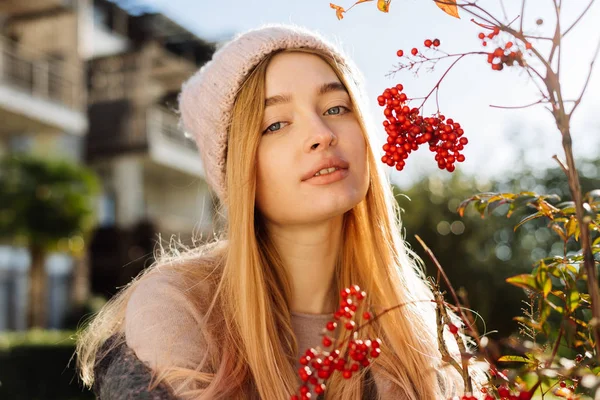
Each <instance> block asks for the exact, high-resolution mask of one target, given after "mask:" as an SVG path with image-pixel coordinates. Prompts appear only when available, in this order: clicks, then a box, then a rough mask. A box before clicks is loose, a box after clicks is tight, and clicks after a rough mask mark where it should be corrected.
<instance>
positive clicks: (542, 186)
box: [395, 160, 600, 339]
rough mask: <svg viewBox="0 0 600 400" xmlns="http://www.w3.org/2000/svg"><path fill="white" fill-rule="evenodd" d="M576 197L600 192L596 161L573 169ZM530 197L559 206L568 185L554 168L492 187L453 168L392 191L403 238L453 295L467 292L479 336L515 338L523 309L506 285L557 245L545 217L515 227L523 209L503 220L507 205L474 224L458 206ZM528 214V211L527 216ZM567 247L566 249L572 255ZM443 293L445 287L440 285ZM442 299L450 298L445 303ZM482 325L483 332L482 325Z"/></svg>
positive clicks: (471, 214)
mask: <svg viewBox="0 0 600 400" xmlns="http://www.w3.org/2000/svg"><path fill="white" fill-rule="evenodd" d="M578 170H579V171H580V180H581V186H582V191H583V192H584V193H585V192H588V191H591V190H592V189H595V188H600V173H599V171H600V160H580V161H579V164H578ZM521 191H534V192H536V193H538V194H556V195H558V196H559V197H561V199H562V201H568V200H571V197H570V193H569V188H568V185H567V179H566V177H565V175H564V173H563V171H562V170H561V169H560V168H559V167H558V166H557V167H556V168H550V169H546V170H540V169H535V170H534V169H532V168H526V169H523V170H522V171H519V172H515V173H514V174H512V175H510V176H506V177H503V178H501V179H496V180H494V181H482V180H477V179H476V178H474V177H471V176H466V175H464V174H462V173H460V170H457V171H455V172H453V173H452V174H450V175H449V176H448V178H446V179H440V178H439V177H430V178H425V179H423V180H422V181H420V182H418V183H417V184H415V185H413V186H412V187H410V188H408V189H406V190H400V189H399V188H395V194H396V198H397V201H398V203H399V205H400V207H402V208H403V210H404V211H403V213H402V223H403V228H404V231H405V237H406V240H407V241H408V242H409V244H410V245H411V247H412V249H413V250H415V252H416V253H417V254H418V255H419V256H420V257H421V258H422V259H423V260H424V261H425V264H426V266H427V273H428V274H429V275H432V276H437V269H436V268H435V266H434V265H433V263H432V262H431V261H430V260H429V258H428V256H427V255H426V253H425V252H424V251H423V249H422V247H421V246H420V245H419V243H418V242H417V241H416V239H415V235H419V236H420V237H421V238H422V239H423V241H424V242H425V243H426V244H427V246H429V248H430V249H431V250H432V251H433V253H434V254H435V256H436V258H437V259H438V261H440V264H441V265H442V267H443V268H444V271H445V272H446V274H447V275H448V277H449V279H450V281H451V282H452V285H453V286H454V288H455V289H460V288H462V289H463V290H465V291H466V293H467V296H468V300H469V305H470V306H471V309H473V310H474V311H476V312H477V313H479V314H480V315H481V318H482V319H480V320H479V321H478V327H479V330H480V332H481V333H482V334H483V333H485V332H487V331H495V330H497V331H498V332H497V333H494V334H492V335H490V337H491V338H492V339H502V338H506V337H508V336H510V335H511V334H513V333H516V332H517V331H518V329H519V326H518V325H517V323H516V322H515V321H513V318H514V317H517V316H520V315H523V310H522V309H523V308H525V309H528V308H529V307H528V306H527V304H525V303H524V301H528V298H527V296H526V295H525V292H524V291H523V290H522V289H520V288H517V287H514V286H512V285H510V284H508V283H507V282H506V279H507V278H509V277H511V276H514V275H517V274H522V273H529V272H531V270H532V268H533V266H534V265H535V264H536V263H537V261H538V260H540V259H541V258H544V257H548V256H552V255H563V252H564V248H563V242H562V240H561V239H560V238H559V237H558V235H557V234H556V233H554V232H553V231H552V230H551V229H549V228H548V227H547V224H548V221H546V220H545V219H544V218H540V219H537V220H533V221H531V222H528V223H526V224H524V225H522V226H521V227H519V228H518V229H516V230H514V226H516V225H517V224H518V222H519V221H520V220H521V219H522V218H523V217H524V216H526V215H528V214H531V213H532V212H529V213H526V212H525V211H524V210H520V211H517V212H515V213H514V214H513V215H512V216H511V217H510V218H508V219H507V218H506V217H505V215H506V211H507V210H506V208H507V207H508V206H507V205H503V206H500V207H498V208H497V209H495V210H494V211H493V212H492V213H491V215H489V216H487V215H486V217H485V218H481V216H480V214H479V212H477V211H476V210H475V209H474V208H473V207H472V206H470V207H468V208H467V210H466V212H465V215H464V217H460V215H459V214H458V212H457V208H458V206H459V204H460V203H461V202H462V201H463V200H465V199H467V198H469V197H471V196H473V195H474V194H477V193H481V192H513V193H518V192H521ZM532 211H533V210H532ZM577 249H578V247H577V244H576V243H574V242H570V243H569V244H568V246H567V251H569V252H572V251H575V250H577ZM441 286H442V289H445V288H446V286H445V284H443V283H442V285H441ZM447 300H450V299H449V298H447ZM483 321H484V322H485V326H484V324H483Z"/></svg>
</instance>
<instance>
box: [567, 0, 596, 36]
mask: <svg viewBox="0 0 600 400" xmlns="http://www.w3.org/2000/svg"><path fill="white" fill-rule="evenodd" d="M593 3H594V0H590V2H589V3H588V5H587V7H586V8H585V10H583V12H582V13H581V15H580V16H579V17H577V19H576V20H575V22H573V23H572V24H571V26H570V27H569V28H568V29H567V30H566V31H565V32H564V33H563V34H562V36H563V37H565V36H567V33H569V31H570V30H571V29H573V28H574V27H575V25H577V23H579V20H581V18H582V17H583V16H584V15H585V14H586V13H587V12H588V10H589V9H590V7H591V6H592V4H593Z"/></svg>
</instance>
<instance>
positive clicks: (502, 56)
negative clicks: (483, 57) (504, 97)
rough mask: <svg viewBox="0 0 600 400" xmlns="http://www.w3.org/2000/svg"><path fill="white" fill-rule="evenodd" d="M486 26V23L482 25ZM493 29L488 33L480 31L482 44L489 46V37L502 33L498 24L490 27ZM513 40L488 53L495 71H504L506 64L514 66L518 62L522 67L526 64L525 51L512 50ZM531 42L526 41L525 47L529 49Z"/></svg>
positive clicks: (489, 60) (488, 59)
mask: <svg viewBox="0 0 600 400" xmlns="http://www.w3.org/2000/svg"><path fill="white" fill-rule="evenodd" d="M482 26H484V25H482ZM489 29H490V30H491V32H490V33H488V34H487V35H486V34H485V33H483V32H480V33H479V35H478V37H479V39H481V44H482V45H483V46H487V43H488V42H487V40H488V39H490V40H491V39H494V38H495V37H496V36H498V35H499V34H500V28H498V27H497V26H494V27H489ZM513 45H514V43H513V42H510V41H509V42H507V43H506V44H505V45H504V47H497V48H496V49H495V50H494V51H493V52H491V53H488V56H487V62H488V64H490V65H491V66H492V69H493V70H494V71H502V70H503V69H504V65H507V66H512V65H514V63H515V62H516V63H517V64H519V65H520V66H521V67H523V66H525V61H524V60H523V52H522V51H521V50H519V49H517V51H514V50H511V48H512V47H513ZM531 47H532V46H531V43H529V42H525V48H526V49H527V50H530V49H531Z"/></svg>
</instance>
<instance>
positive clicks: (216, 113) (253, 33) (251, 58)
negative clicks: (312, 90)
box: [179, 24, 360, 203]
mask: <svg viewBox="0 0 600 400" xmlns="http://www.w3.org/2000/svg"><path fill="white" fill-rule="evenodd" d="M292 48H312V49H317V50H322V51H324V52H326V53H328V54H330V55H331V56H333V58H334V59H335V60H336V62H337V63H338V64H340V65H342V66H344V67H345V68H346V69H349V70H351V71H352V76H353V79H356V78H357V77H358V76H360V75H359V73H358V70H357V69H356V67H355V66H354V64H353V63H352V61H351V60H350V59H349V58H348V57H347V56H346V55H345V54H344V53H343V51H342V50H340V48H339V47H338V46H335V45H334V44H332V43H330V42H328V41H327V40H326V39H324V38H323V37H322V36H321V35H320V34H318V33H316V32H313V31H310V30H308V29H306V28H304V27H300V26H296V25H282V24H269V25H264V26H262V27H260V28H257V29H253V30H250V31H247V32H244V33H241V34H238V35H237V36H236V37H235V38H234V39H233V40H231V41H230V42H228V43H226V44H225V45H223V46H222V47H221V48H220V49H218V50H217V51H216V52H215V53H214V54H213V57H212V59H211V61H209V62H207V63H206V64H204V65H203V66H202V67H201V68H200V69H199V70H198V71H197V72H196V73H195V74H194V75H193V76H192V77H190V78H189V79H188V80H187V81H186V82H184V83H183V85H182V90H181V93H180V95H179V111H180V113H181V120H180V127H181V128H182V129H183V130H184V131H185V132H186V133H187V134H190V135H192V136H193V137H194V139H195V141H196V145H197V147H198V150H199V152H200V157H201V159H202V163H203V166H204V173H205V176H206V180H207V182H208V184H209V185H210V186H211V188H212V189H213V190H214V191H215V193H216V194H217V196H219V199H220V200H221V202H223V203H226V202H227V182H226V179H225V172H226V171H225V170H226V157H227V136H228V134H227V132H228V129H229V125H230V120H231V112H232V109H233V104H234V101H235V98H236V96H237V93H238V91H239V89H240V87H241V85H242V83H243V82H244V80H245V78H246V77H247V76H248V74H249V73H250V72H251V71H252V70H253V68H254V67H256V65H258V64H259V63H260V61H261V60H262V59H263V58H264V57H265V56H267V55H268V54H270V53H272V52H274V51H277V50H283V49H292ZM348 89H349V90H350V88H348Z"/></svg>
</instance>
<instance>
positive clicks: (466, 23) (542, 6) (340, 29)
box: [137, 0, 600, 187]
mask: <svg viewBox="0 0 600 400" xmlns="http://www.w3.org/2000/svg"><path fill="white" fill-rule="evenodd" d="M336 1H337V2H336ZM334 2H335V4H337V5H339V6H342V7H345V8H349V7H350V6H351V5H352V4H353V1H352V0H350V1H348V0H334ZM520 3H521V2H520V1H516V0H504V2H503V3H502V1H501V0H484V1H479V2H478V4H480V5H481V6H484V7H485V8H486V10H488V11H490V12H491V13H492V14H493V15H494V16H497V17H498V18H499V19H503V11H502V6H504V10H505V11H506V14H507V16H508V20H513V19H514V18H516V17H517V16H518V14H519V13H520ZM563 3H564V4H565V5H564V7H563V10H562V13H563V15H562V17H561V23H562V25H563V26H569V25H570V23H571V22H572V21H574V20H575V18H576V17H577V16H579V14H580V13H581V11H582V10H583V9H584V6H585V5H587V3H588V1H584V0H579V1H575V0H565V1H564V2H563ZM137 4H139V5H146V6H149V7H150V8H151V9H153V10H154V11H157V12H161V13H163V14H165V15H166V16H168V17H169V18H171V19H173V20H174V21H176V22H178V23H179V24H181V25H182V26H184V27H185V28H187V29H189V30H190V31H192V32H193V33H195V34H197V35H198V36H200V37H202V38H204V39H206V40H210V41H223V40H227V39H228V38H231V37H232V36H233V35H235V34H236V33H238V32H241V31H244V30H247V29H251V28H255V27H258V26H260V25H261V24H264V23H272V22H280V23H286V22H290V23H295V24H299V25H303V26H306V27H308V28H311V29H314V30H316V31H318V32H320V33H321V34H323V35H324V36H325V37H327V38H328V39H330V40H334V41H337V42H340V43H341V44H342V46H343V48H344V50H345V51H346V52H347V53H348V54H349V55H350V56H351V57H352V58H353V59H354V61H355V63H356V64H357V66H358V67H359V68H360V69H361V71H362V73H363V75H364V77H365V82H366V86H367V93H368V96H369V101H370V104H371V107H370V111H371V113H372V114H371V118H372V119H373V120H374V121H376V126H377V128H378V130H379V131H378V132H377V137H378V138H380V143H377V144H376V146H377V148H376V149H375V150H376V153H377V154H379V155H383V151H382V150H381V145H382V144H383V143H384V141H385V137H386V136H385V131H384V130H383V126H382V125H381V122H383V120H384V117H383V113H382V112H383V109H382V107H379V106H378V105H377V101H376V98H377V96H378V95H380V94H381V92H383V90H384V89H385V88H387V87H391V86H394V85H396V84H397V83H402V84H403V85H404V87H405V91H406V93H407V95H408V96H409V97H423V96H425V95H426V94H427V93H428V92H429V91H430V90H431V89H432V88H433V87H434V86H435V84H436V83H437V82H438V80H439V79H440V77H441V76H442V74H443V73H444V72H445V71H446V69H447V68H448V66H449V65H450V64H451V62H452V60H444V61H443V62H440V63H438V64H437V65H436V66H435V68H434V69H433V71H426V70H425V69H422V70H421V71H419V73H418V76H415V74H413V72H411V71H406V70H405V71H400V72H397V73H395V74H390V72H392V71H393V70H394V66H395V65H396V64H397V63H398V61H399V59H398V57H397V56H396V51H397V50H398V49H403V50H404V51H405V53H408V52H409V50H410V49H411V48H412V47H418V48H419V49H422V48H423V41H424V40H425V39H428V38H429V39H434V38H439V39H440V40H441V46H440V48H441V49H442V50H444V51H446V52H448V53H459V52H468V51H481V50H485V48H484V47H482V46H481V41H480V40H479V39H478V38H477V35H478V33H479V32H482V28H480V27H478V26H477V25H475V24H474V23H473V22H471V21H470V19H471V17H470V16H469V15H467V14H466V13H464V12H463V15H462V18H461V19H456V18H452V17H450V16H448V15H446V14H445V13H443V12H442V11H441V10H439V9H438V7H437V6H436V5H435V3H434V2H433V1H427V0H392V2H391V4H390V9H389V12H388V13H382V12H380V11H378V10H377V7H376V5H375V2H366V3H362V4H359V5H357V6H355V7H354V8H353V9H352V10H350V11H349V12H347V13H346V14H345V17H344V19H342V20H338V19H337V18H336V16H335V11H334V10H333V9H331V8H330V7H329V1H327V0H302V1H296V0H252V1H249V0H231V1H226V2H225V1H219V2H217V1H208V0H137ZM552 4H553V2H552V1H550V0H529V1H528V2H527V7H526V9H525V13H524V19H523V24H524V27H525V28H526V29H529V32H532V33H535V34H536V35H544V34H549V32H552V30H553V28H554V21H555V18H554V10H553V8H552ZM539 18H542V19H543V21H544V23H543V24H542V25H537V24H536V20H538V19H539ZM599 19H600V4H599V3H598V2H596V3H595V4H594V5H593V6H592V7H591V8H590V10H589V11H588V14H586V16H585V17H584V19H582V20H581V22H580V24H579V25H578V26H577V27H575V28H574V29H573V30H572V31H571V32H570V33H569V34H568V36H567V37H566V38H565V41H564V46H563V47H564V51H563V53H562V57H561V84H562V87H563V92H564V95H565V98H566V99H574V98H576V97H577V96H578V94H579V92H580V91H581V89H582V86H583V83H584V81H585V77H586V75H587V72H588V71H589V68H590V62H591V60H592V54H593V53H594V50H595V47H596V45H597V43H598V41H600V28H599V27H598V24H597V21H598V20H599ZM518 23H519V21H518V20H517V22H515V25H516V24H518ZM503 41H504V42H505V41H506V40H503ZM546 43H547V42H542V43H536V42H534V46H536V47H538V48H540V49H541V50H542V51H547V45H546ZM432 56H433V55H432ZM599 58H600V57H599ZM598 61H599V62H597V63H596V65H595V67H594V71H593V74H592V79H591V80H590V82H589V84H588V90H587V92H586V95H585V96H584V99H583V101H582V102H581V105H580V106H579V108H578V109H577V111H576V112H575V113H574V115H573V119H572V132H571V134H572V138H573V146H574V154H575V159H576V160H577V159H580V158H583V157H585V158H598V154H599V152H600V120H599V119H598V118H597V114H598V111H599V110H600V67H599V66H598V64H600V60H598ZM537 93H538V91H537V89H536V87H535V86H534V85H533V84H532V83H531V80H530V78H529V77H528V75H526V74H524V73H523V71H522V70H518V69H516V68H505V69H504V70H503V71H501V72H498V71H492V70H491V69H490V67H489V65H488V64H487V63H486V59H485V56H478V57H475V56H471V57H470V58H469V57H466V58H464V59H463V60H461V61H460V62H459V63H457V64H456V65H455V66H454V67H453V68H452V70H451V71H450V72H449V73H448V74H447V75H446V77H445V78H444V80H443V82H442V83H441V85H440V91H439V105H440V111H441V112H442V113H443V114H444V115H446V116H447V117H450V118H453V119H454V120H455V121H457V122H459V123H460V124H461V125H462V127H463V129H464V130H465V136H466V137H467V138H468V139H469V144H468V145H467V146H466V147H465V150H464V154H465V156H466V161H465V162H463V163H460V164H458V165H457V169H462V170H463V171H464V172H466V173H469V174H474V175H476V176H478V177H481V178H483V179H485V178H489V177H495V176H498V175H509V174H510V173H511V171H514V170H515V169H516V168H519V166H522V165H523V164H528V165H535V166H536V168H542V167H547V166H553V165H556V162H555V161H554V160H553V159H552V156H553V155H554V154H558V155H559V156H562V157H561V158H563V159H564V152H563V150H562V146H561V137H560V133H559V132H558V130H557V128H556V125H555V123H554V120H553V118H552V116H551V114H550V113H549V112H548V111H547V110H546V109H544V107H543V106H542V105H537V106H535V107H528V108H525V109H501V108H493V107H490V105H499V106H511V107H512V106H519V105H524V104H529V103H532V102H535V101H536V100H538V99H539V96H538V95H537ZM418 104H420V101H418V103H417V104H416V105H418ZM434 112H436V104H435V101H434V98H433V97H432V99H431V100H430V101H429V102H427V103H426V105H425V114H426V115H431V114H433V113H434ZM519 149H521V150H524V151H520V150H519ZM390 173H391V177H390V178H391V180H392V182H394V183H396V184H397V185H399V186H400V187H407V186H408V185H410V184H412V183H414V182H415V181H416V180H419V179H422V178H423V177H425V176H430V175H436V174H437V175H439V176H447V175H448V172H446V171H439V170H438V169H437V165H436V162H435V161H434V160H433V153H430V152H429V151H428V149H427V148H426V146H424V147H423V148H421V149H419V150H418V151H417V152H414V153H413V154H411V156H410V157H409V158H408V160H407V163H406V167H405V169H404V170H403V171H401V172H397V171H396V170H395V169H390Z"/></svg>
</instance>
